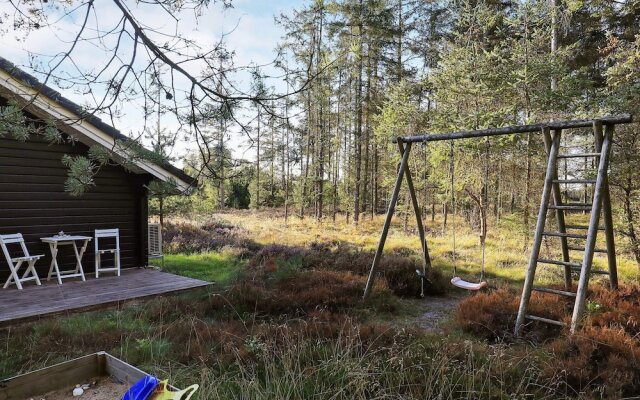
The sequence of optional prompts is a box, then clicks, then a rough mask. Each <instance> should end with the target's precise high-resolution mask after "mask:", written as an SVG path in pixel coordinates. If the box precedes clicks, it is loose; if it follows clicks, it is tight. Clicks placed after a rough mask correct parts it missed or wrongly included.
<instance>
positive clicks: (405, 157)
mask: <svg viewBox="0 0 640 400" xmlns="http://www.w3.org/2000/svg"><path fill="white" fill-rule="evenodd" d="M397 140H398V143H400V148H402V139H400V138H398V139H397ZM409 153H411V143H407V146H406V147H405V148H404V151H402V150H401V154H402V161H401V162H400V167H399V168H398V176H397V177H396V184H395V186H394V187H393V194H392V195H391V201H390V202H389V209H388V210H387V216H386V218H385V220H384V226H383V227H382V233H381V234H380V242H379V243H378V248H377V249H376V254H375V255H374V256H373V263H372V264H371V271H369V279H367V286H366V287H365V289H364V296H363V298H364V299H365V300H366V299H368V298H369V295H371V289H373V282H374V281H375V279H376V269H378V264H380V257H382V250H384V244H385V242H386V241H387V234H388V233H389V227H390V226H391V219H392V218H393V213H394V212H395V209H396V203H397V202H398V195H399V194H400V186H401V185H402V176H403V175H404V172H405V170H406V169H407V164H408V163H409Z"/></svg>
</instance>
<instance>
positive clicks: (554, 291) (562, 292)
mask: <svg viewBox="0 0 640 400" xmlns="http://www.w3.org/2000/svg"><path fill="white" fill-rule="evenodd" d="M533 290H535V291H536V292H543V293H551V294H557V295H560V296H567V297H576V293H573V292H567V291H565V290H558V289H551V288H544V287H535V286H534V287H533Z"/></svg>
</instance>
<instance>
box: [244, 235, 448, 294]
mask: <svg viewBox="0 0 640 400" xmlns="http://www.w3.org/2000/svg"><path fill="white" fill-rule="evenodd" d="M372 261H373V253H372V252H364V251H357V250H353V249H351V248H349V247H346V246H341V245H339V246H337V247H336V248H334V249H332V248H331V247H330V246H329V245H326V244H321V243H312V244H311V246H310V247H309V248H301V247H290V246H282V245H269V246H265V247H263V248H262V249H261V250H260V251H259V252H258V253H257V254H256V255H255V256H254V257H253V258H252V260H251V261H250V262H249V265H250V267H252V268H264V269H265V270H267V271H271V272H273V271H275V270H276V269H277V266H278V264H279V263H280V264H282V263H283V262H284V263H285V264H287V263H288V264H287V265H289V266H290V265H291V263H295V265H299V266H300V268H302V269H307V270H316V271H317V270H329V271H337V272H351V273H353V274H354V275H358V276H361V277H365V276H368V274H369V270H370V268H371V262H372ZM416 269H420V270H421V269H422V264H421V263H420V262H418V261H416V260H415V259H413V258H410V257H406V256H402V255H399V254H388V255H385V256H384V257H383V258H382V259H381V261H380V264H379V266H378V276H379V277H380V278H381V279H382V280H383V281H384V282H385V284H386V286H387V287H388V288H389V289H390V290H391V291H392V292H393V293H394V294H395V295H397V296H403V297H414V296H417V295H418V294H419V293H420V285H421V282H420V278H419V277H418V276H417V275H416ZM428 278H429V281H430V284H428V285H426V287H425V293H426V294H428V295H429V294H431V295H440V294H443V293H444V292H445V290H446V289H445V288H446V287H447V282H446V279H445V278H444V277H443V276H442V274H441V273H440V271H438V270H435V269H431V270H429V272H428Z"/></svg>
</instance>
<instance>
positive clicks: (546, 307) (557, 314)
mask: <svg viewBox="0 0 640 400" xmlns="http://www.w3.org/2000/svg"><path fill="white" fill-rule="evenodd" d="M519 305H520V292H518V291H515V290H513V289H509V288H507V287H502V288H499V289H496V290H490V291H486V292H478V293H475V294H474V295H473V296H471V297H469V298H467V299H465V300H463V301H462V302H461V303H460V304H459V305H458V308H457V310H456V322H457V324H458V326H459V327H460V328H462V330H464V331H465V332H467V333H471V334H473V335H475V336H477V337H480V338H483V339H487V340H489V341H492V342H497V341H512V340H513V331H514V329H515V321H516V317H517V313H518V307H519ZM568 306H569V305H568V303H567V302H565V301H562V300H561V299H558V296H555V295H551V294H546V293H536V292H534V293H532V295H531V300H530V302H529V312H530V313H531V314H533V315H537V316H540V317H544V318H549V319H554V320H566V318H567V312H566V310H567V307H568ZM561 331H562V330H561V328H560V327H558V326H556V325H550V324H546V323H542V322H537V321H527V326H526V327H525V329H524V331H523V333H524V334H525V335H526V337H527V339H528V340H531V341H534V342H543V341H545V340H548V339H550V338H555V337H557V336H558V335H559V334H560V332H561Z"/></svg>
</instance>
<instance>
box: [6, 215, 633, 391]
mask: <svg viewBox="0 0 640 400" xmlns="http://www.w3.org/2000/svg"><path fill="white" fill-rule="evenodd" d="M381 225H382V219H381V218H380V217H376V218H374V219H373V220H370V219H368V218H367V219H365V220H364V221H361V223H360V225H359V226H358V227H355V226H354V225H352V224H347V223H346V222H345V220H344V218H343V217H342V216H338V219H337V221H336V222H333V221H331V220H328V221H323V222H316V221H313V220H312V219H299V218H296V217H292V218H290V219H289V221H287V223H286V224H285V222H284V219H283V218H282V215H281V213H279V212H276V211H258V212H255V211H234V212H226V213H219V214H216V215H215V216H206V217H203V216H199V217H192V218H183V219H175V220H172V221H171V222H170V223H167V224H166V232H165V250H166V251H168V252H170V254H168V255H167V257H166V260H165V264H164V269H165V270H166V271H167V272H171V273H176V274H182V275H186V276H191V277H194V278H198V279H204V280H209V281H212V282H215V285H214V286H212V287H211V288H208V289H201V290H196V291H191V292H188V293H184V294H181V295H176V296H167V297H158V298H153V299H151V300H148V301H141V302H131V303H127V304H122V305H120V306H119V307H117V308H112V309H109V310H103V311H93V312H85V313H77V314H69V315H66V316H62V317H59V318H55V319H54V318H52V319H44V320H41V321H38V322H33V323H29V324H22V325H20V326H14V327H10V328H4V329H1V330H0V377H8V376H12V375H14V374H16V373H20V372H25V371H29V370H33V369H35V368H38V367H41V366H44V365H50V364H52V363H55V362H58V361H61V360H65V359H70V358H74V357H77V356H80V355H83V354H87V353H90V352H94V351H99V350H105V351H108V352H110V353H112V354H113V355H115V356H116V357H119V358H121V359H123V360H126V361H127V362H129V363H131V364H134V365H136V366H138V367H140V368H142V369H144V370H146V371H148V372H152V373H155V374H157V375H158V376H161V377H167V378H169V379H171V381H172V382H174V383H175V384H176V385H177V386H185V385H187V384H191V383H199V384H200V385H201V389H200V391H199V393H198V396H197V398H198V399H229V398H235V399H282V398H287V399H309V398H314V399H372V398H407V399H413V398H416V399H417V398H421V399H424V398H438V399H477V398H483V399H485V398H488V399H514V398H515V399H520V398H554V399H555V398H623V397H632V396H637V395H639V394H640V340H639V339H638V337H639V335H640V326H639V325H638V321H639V320H640V290H639V289H638V279H639V278H638V266H637V265H636V264H635V263H634V262H633V261H631V259H630V257H629V256H628V255H627V254H625V252H624V248H625V246H624V242H621V241H620V242H619V244H620V248H621V249H622V251H621V254H620V255H619V264H620V277H621V281H622V282H623V284H622V285H621V289H620V291H619V292H612V291H610V290H609V289H608V288H607V286H606V282H604V281H601V282H597V281H594V283H593V285H592V290H591V292H590V295H589V306H588V313H587V317H586V319H585V322H584V328H583V330H581V331H580V332H579V333H577V334H575V335H573V336H571V335H569V334H568V333H567V332H565V331H564V330H562V329H560V328H558V327H553V326H548V325H543V324H537V323H532V324H530V325H529V326H527V329H526V331H525V336H524V338H523V339H516V338H514V337H513V335H512V331H513V325H514V322H515V312H516V308H517V303H518V301H519V290H520V287H521V284H522V278H523V276H524V269H525V266H526V261H527V256H528V252H527V251H526V250H525V240H524V236H523V234H522V227H521V224H520V223H519V221H518V217H516V216H510V215H508V216H505V217H503V218H502V219H501V220H500V221H491V225H490V228H489V237H488V240H487V258H486V274H487V279H488V281H489V284H490V289H489V290H487V291H485V292H483V293H476V294H472V293H468V292H463V291H460V290H459V289H455V288H453V287H451V285H450V284H449V282H448V281H449V279H450V278H451V274H452V268H453V259H454V257H452V255H453V251H454V250H453V248H452V232H451V226H452V225H451V221H449V226H448V227H446V228H445V227H444V226H443V221H442V220H441V219H440V218H438V217H437V218H436V219H435V221H433V222H431V221H430V220H429V219H427V226H428V232H429V236H428V241H429V245H430V251H431V256H432V258H433V267H434V268H433V270H432V271H430V276H429V277H430V279H431V284H429V285H428V286H427V297H426V298H424V299H421V298H419V297H418V293H419V289H420V282H419V280H418V279H417V277H416V275H415V269H416V268H420V267H421V261H420V258H419V240H418V239H417V234H416V233H415V231H414V229H413V228H412V226H411V224H409V226H408V229H407V230H405V229H404V226H403V223H402V219H398V220H397V221H395V223H394V225H393V227H392V232H391V233H390V236H389V241H388V243H387V247H386V249H385V255H384V257H383V259H382V263H381V265H380V274H379V278H378V280H377V283H376V286H375V288H374V292H373V296H372V298H371V299H370V300H369V301H366V302H364V301H362V299H361V296H362V291H363V288H364V283H365V281H366V276H367V274H368V269H369V267H370V263H371V260H372V251H373V249H374V248H375V246H376V244H377V240H378V236H379V230H380V227H381ZM456 227H457V231H456V256H455V260H456V263H457V267H458V271H459V272H461V273H462V275H463V276H464V277H465V278H467V279H469V280H472V281H474V280H477V279H478V276H479V268H480V260H481V253H480V247H479V246H478V243H477V242H478V238H477V235H476V234H475V232H474V230H473V229H472V228H471V227H470V226H468V225H467V224H466V223H465V222H464V221H463V220H462V219H460V220H459V221H456ZM544 251H546V252H549V253H552V252H553V251H554V246H553V245H552V243H549V244H548V245H547V246H545V249H544ZM597 264H599V265H600V266H601V267H606V260H605V259H603V258H598V260H597ZM541 279H542V280H544V281H546V283H549V284H553V283H554V282H555V283H558V282H561V275H560V271H559V270H558V269H555V270H554V269H552V268H550V269H549V270H548V271H546V272H545V273H543V274H542V275H541ZM532 304H534V308H536V310H535V311H536V312H537V313H539V314H541V315H544V316H547V317H550V318H556V319H563V318H565V319H566V318H567V316H568V311H569V305H568V304H567V303H565V302H563V301H560V300H558V298H557V297H555V296H552V295H542V296H536V297H535V298H534V299H533V300H532ZM425 322H426V323H425Z"/></svg>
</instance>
